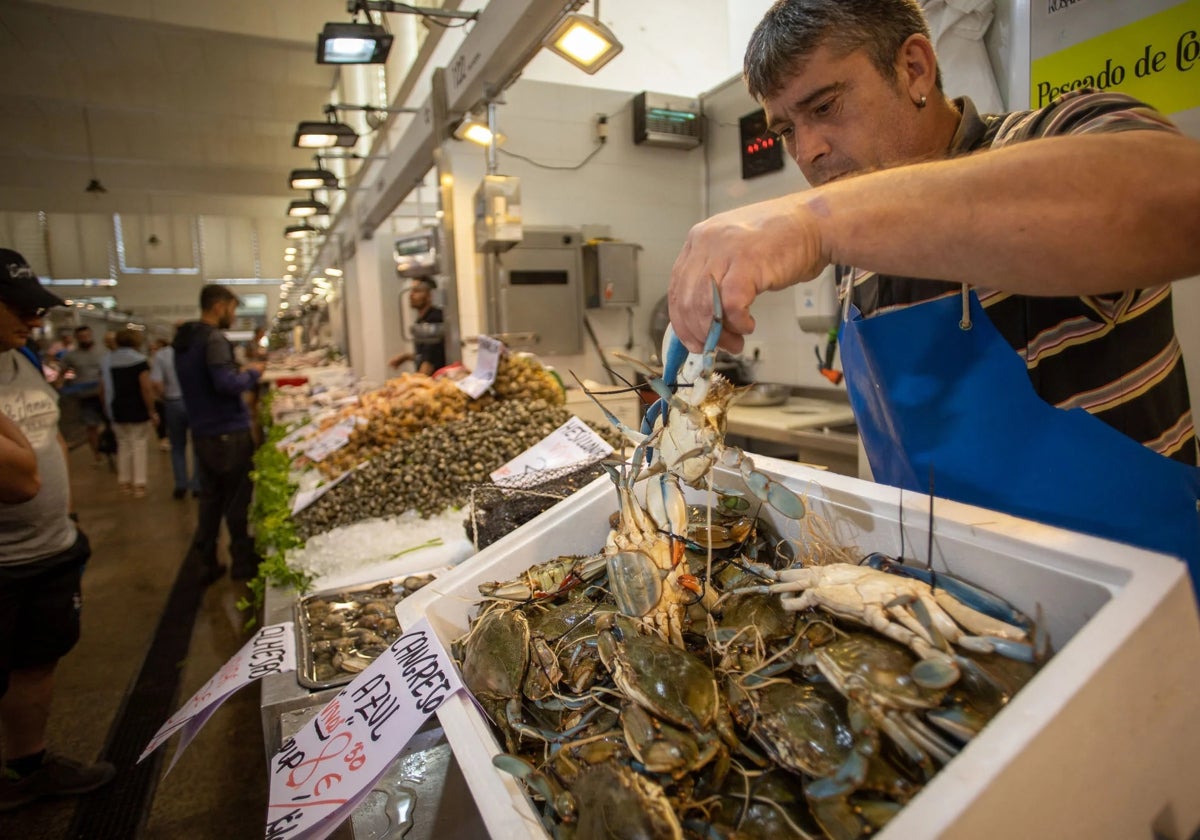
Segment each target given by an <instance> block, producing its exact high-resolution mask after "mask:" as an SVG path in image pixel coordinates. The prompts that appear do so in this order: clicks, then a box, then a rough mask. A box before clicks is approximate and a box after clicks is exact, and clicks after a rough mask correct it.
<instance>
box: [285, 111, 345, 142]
mask: <svg viewBox="0 0 1200 840" xmlns="http://www.w3.org/2000/svg"><path fill="white" fill-rule="evenodd" d="M357 142H358V132H356V131H355V130H354V129H353V128H351V127H350V126H348V125H346V124H345V123H341V122H338V121H337V120H334V119H332V117H331V118H330V119H329V120H327V121H325V122H318V121H315V120H309V121H305V122H302V123H300V125H299V126H297V127H296V136H295V137H294V138H293V139H292V145H293V146H296V147H297V148H300V149H332V148H333V147H334V146H345V147H350V146H353V145H354V144H355V143H357Z"/></svg>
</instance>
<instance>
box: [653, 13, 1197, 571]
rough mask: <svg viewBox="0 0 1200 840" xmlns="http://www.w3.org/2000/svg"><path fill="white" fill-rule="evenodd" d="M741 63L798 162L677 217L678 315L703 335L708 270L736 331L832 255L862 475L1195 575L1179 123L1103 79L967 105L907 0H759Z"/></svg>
mask: <svg viewBox="0 0 1200 840" xmlns="http://www.w3.org/2000/svg"><path fill="white" fill-rule="evenodd" d="M745 78H746V81H747V84H748V87H749V89H750V92H751V94H752V95H753V96H755V97H756V98H757V99H758V100H759V101H761V102H762V104H763V106H764V108H765V111H766V115H767V123H768V126H769V128H770V129H771V130H772V131H773V132H774V133H776V134H777V135H778V136H779V137H780V138H781V139H782V141H783V143H784V148H785V149H786V151H787V152H788V154H789V155H790V156H791V157H792V159H793V160H795V161H796V163H797V164H798V165H799V167H800V170H801V172H802V173H803V174H804V176H805V178H806V179H807V180H808V182H809V184H810V185H811V186H812V188H811V189H809V190H806V191H802V192H797V193H794V194H792V195H788V196H785V197H783V198H778V199H775V200H772V201H766V202H761V203H757V204H752V205H748V206H746V207H743V208H739V209H736V210H733V211H730V212H727V213H722V214H720V215H717V216H714V217H712V218H710V219H708V220H706V221H704V222H701V223H700V224H698V225H696V226H695V227H693V228H692V230H691V231H690V232H689V234H688V237H687V240H686V242H685V243H684V246H683V249H682V251H681V253H680V254H679V257H678V258H677V260H676V262H675V265H674V267H673V269H672V276H671V282H670V288H669V299H670V312H671V322H672V324H673V325H674V328H675V330H676V332H677V334H678V335H679V337H680V338H681V339H682V341H683V342H684V343H685V344H686V345H687V346H688V347H689V348H690V349H691V350H698V349H700V347H701V346H702V345H703V343H704V339H705V335H706V333H707V332H708V330H709V327H710V324H711V323H712V320H713V309H714V305H713V286H714V284H715V285H716V288H717V289H718V293H719V297H720V301H721V304H722V307H723V310H724V313H723V327H724V330H723V333H722V335H721V340H720V346H722V347H724V348H726V349H727V350H730V351H733V352H737V351H739V350H740V349H741V348H742V346H743V341H744V336H746V335H747V334H749V333H751V332H752V331H753V330H754V325H755V322H754V318H753V316H752V315H751V313H750V304H751V303H752V302H753V301H754V300H755V299H756V298H757V297H758V296H759V295H761V294H763V293H766V292H771V291H778V290H782V289H784V288H786V287H788V286H791V285H794V284H796V283H799V282H804V281H807V280H810V279H812V278H814V277H815V276H816V275H817V274H818V273H819V272H820V271H821V270H822V269H823V268H825V267H826V266H827V265H828V264H830V263H836V264H838V265H840V266H853V267H854V268H853V269H848V270H846V271H844V272H843V274H844V275H845V277H846V279H845V280H844V282H843V284H842V289H841V294H842V297H843V303H844V305H845V307H846V311H845V312H844V315H843V323H842V328H841V336H840V342H841V349H842V362H843V367H844V368H845V373H846V380H847V387H848V390H849V392H850V396H851V402H852V404H853V406H854V409H855V416H856V419H857V421H858V425H859V430H860V433H861V435H862V438H863V441H864V444H865V446H866V449H867V453H868V456H869V459H870V463H871V467H872V470H873V472H874V476H875V478H876V480H878V481H881V482H884V483H888V484H894V485H897V486H900V487H905V488H909V489H913V490H921V491H929V490H931V489H932V490H934V492H936V493H937V495H941V496H948V497H950V498H954V499H958V500H960V501H966V502H970V503H974V504H979V505H983V506H985V507H990V508H993V509H998V510H1003V511H1006V512H1010V513H1015V514H1018V515H1022V516H1027V517H1030V518H1034V519H1038V520H1041V521H1044V522H1049V523H1051V524H1058V525H1065V526H1067V527H1070V528H1073V529H1075V530H1084V531H1088V532H1091V533H1096V534H1100V535H1102V536H1107V537H1111V538H1114V539H1119V540H1123V541H1127V542H1133V543H1135V544H1139V545H1144V546H1148V547H1151V548H1156V549H1159V550H1164V551H1168V552H1171V553H1173V554H1176V555H1179V556H1184V557H1186V558H1189V560H1190V561H1191V562H1192V563H1193V564H1195V565H1194V566H1193V578H1196V577H1197V575H1196V571H1197V570H1200V523H1197V517H1196V516H1195V510H1196V503H1197V499H1198V498H1200V477H1198V476H1200V472H1198V471H1197V470H1196V469H1195V467H1194V466H1193V465H1195V464H1196V463H1197V444H1196V435H1195V430H1194V427H1193V422H1192V414H1191V410H1190V405H1189V399H1188V393H1187V385H1186V379H1185V375H1184V367H1183V360H1182V356H1181V352H1180V348H1179V344H1178V342H1177V340H1176V337H1175V333H1174V326H1173V318H1172V312H1171V285H1170V284H1171V282H1172V281H1174V280H1178V279H1181V278H1185V277H1188V276H1190V275H1194V274H1197V273H1200V245H1198V244H1197V240H1196V231H1197V230H1200V142H1197V141H1195V140H1192V139H1189V138H1187V137H1184V136H1182V135H1181V134H1180V133H1179V132H1178V130H1177V129H1176V128H1175V127H1174V126H1173V125H1172V124H1171V123H1170V122H1169V121H1168V120H1167V119H1166V118H1165V117H1164V116H1162V115H1161V114H1159V113H1157V112H1156V111H1154V110H1153V109H1152V108H1151V107H1150V106H1149V105H1146V104H1144V103H1141V102H1138V101H1136V100H1134V99H1131V98H1129V97H1127V96H1124V95H1122V94H1120V93H1117V92H1113V91H1104V92H1096V91H1087V90H1078V91H1072V92H1071V93H1068V94H1066V95H1064V96H1062V97H1061V98H1059V99H1057V100H1055V101H1054V102H1052V103H1050V104H1049V105H1047V106H1046V107H1045V108H1042V109H1041V110H1038V111H1034V112H1026V113H1018V114H1012V115H1001V116H984V115H980V114H978V113H977V112H976V110H975V107H974V105H973V104H972V103H971V101H970V100H969V99H966V98H960V99H953V100H951V99H949V98H947V97H946V96H945V95H944V94H943V93H942V82H941V75H940V70H939V68H938V64H937V59H936V56H935V54H934V50H933V47H932V45H931V43H930V40H929V34H928V28H927V26H926V23H925V20H924V18H923V17H922V14H921V10H920V8H919V6H918V4H917V3H916V2H914V0H870V2H867V0H780V2H778V3H776V4H775V5H774V6H773V7H772V8H771V9H770V10H769V11H768V12H767V14H766V15H765V16H764V18H763V20H762V21H761V22H760V23H759V25H758V27H757V29H756V30H755V32H754V34H753V36H752V37H751V40H750V43H749V45H748V47H747V50H746V57H745ZM918 278H928V279H918ZM934 278H936V279H934ZM981 302H982V304H983V306H982V307H981V305H980V304H981ZM985 311H986V315H985V314H984V312H985ZM1013 349H1015V350H1016V353H1013V352H1012V351H1013ZM1076 408H1082V409H1084V411H1064V410H1060V409H1076ZM1139 444H1140V445H1139ZM1134 488H1137V489H1134ZM1143 488H1148V489H1146V490H1143Z"/></svg>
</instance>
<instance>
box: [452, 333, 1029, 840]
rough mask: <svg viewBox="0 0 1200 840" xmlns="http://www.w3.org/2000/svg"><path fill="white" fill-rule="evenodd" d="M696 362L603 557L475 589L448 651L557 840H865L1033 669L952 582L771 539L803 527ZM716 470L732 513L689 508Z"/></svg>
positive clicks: (649, 434) (635, 461)
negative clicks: (737, 489)
mask: <svg viewBox="0 0 1200 840" xmlns="http://www.w3.org/2000/svg"><path fill="white" fill-rule="evenodd" d="M714 329H716V328H714ZM671 340H672V335H671V334H668V342H670V341H671ZM715 343H716V339H715V337H713V336H710V346H709V347H708V348H707V351H708V352H706V353H705V354H694V355H692V356H688V357H687V358H686V359H684V358H683V354H679V356H678V358H677V359H676V361H675V363H674V364H672V358H671V356H670V355H669V354H668V353H666V352H664V359H666V360H667V370H668V371H669V372H670V375H669V376H667V377H664V378H663V379H661V380H659V381H658V382H657V383H655V387H656V389H657V390H659V392H660V394H661V396H662V398H663V399H662V401H661V404H660V406H659V407H658V408H657V410H656V411H654V412H651V413H650V414H649V415H648V420H647V424H646V425H645V426H643V431H642V432H635V431H633V430H629V429H623V431H624V432H625V433H626V434H627V435H629V437H630V439H631V440H632V441H633V442H634V443H635V444H636V448H635V450H634V453H633V458H632V459H631V461H630V462H629V463H627V464H621V465H609V466H608V469H609V471H610V474H611V476H612V478H613V480H614V483H615V484H616V487H617V495H618V501H619V510H618V512H617V513H616V514H614V517H613V520H614V521H613V526H612V531H611V532H610V534H609V536H608V539H607V541H606V543H605V545H604V546H603V548H601V549H600V550H598V551H597V552H596V553H595V554H592V555H585V556H578V557H561V558H555V559H549V560H546V562H543V563H539V564H537V565H535V566H533V567H531V568H530V569H529V570H528V571H526V572H525V573H524V574H523V575H521V576H519V577H517V578H514V579H512V580H509V581H504V582H493V583H488V584H485V585H483V586H481V587H480V592H481V594H482V595H483V596H484V599H483V601H482V602H481V603H480V605H479V610H478V615H477V617H476V619H475V620H474V621H473V622H472V626H471V627H470V629H469V631H468V632H467V634H466V635H465V636H463V637H462V638H461V639H459V640H457V641H456V642H455V644H454V655H455V658H456V660H457V661H458V663H459V666H460V669H461V671H462V675H463V679H464V682H465V683H466V685H467V687H468V689H469V690H470V691H471V692H472V694H473V695H474V696H475V698H476V699H477V701H478V702H479V704H480V705H481V706H482V707H483V708H484V710H485V711H486V713H487V714H488V716H489V718H490V719H491V721H492V722H493V724H494V725H495V728H496V730H497V733H498V737H499V740H500V741H501V743H502V744H503V750H504V751H503V752H502V753H501V754H499V755H497V756H496V758H495V760H494V763H495V765H496V767H497V768H498V769H499V770H500V771H501V772H507V773H511V774H514V775H515V776H517V777H518V778H520V779H521V780H522V781H523V783H524V785H525V786H526V788H527V790H528V791H529V792H530V794H531V796H532V798H533V801H534V803H535V805H536V806H537V808H538V809H539V810H540V813H541V814H542V816H543V819H544V821H545V823H546V826H547V829H548V831H549V832H550V833H551V834H552V835H553V836H556V837H558V836H566V837H572V838H575V840H584V839H585V838H592V837H623V838H635V837H647V838H650V837H663V838H682V837H685V836H695V837H738V838H741V837H747V838H755V837H781V836H782V837H802V838H803V837H831V838H834V839H835V840H843V839H844V838H846V839H848V838H856V837H861V836H865V835H869V834H872V833H874V832H876V831H878V830H879V829H880V828H882V827H883V826H884V825H886V824H887V822H888V820H889V819H891V818H892V817H893V816H894V815H895V814H896V813H897V812H898V811H899V809H901V808H902V807H903V806H904V804H905V803H906V802H908V801H909V800H910V799H912V797H913V796H915V795H916V794H917V793H918V792H919V791H920V790H921V788H922V786H923V785H924V784H925V783H926V782H928V781H929V779H930V778H932V777H933V775H934V774H935V773H936V772H937V771H938V769H939V768H940V767H941V766H944V765H945V764H946V763H947V762H949V761H951V760H952V759H953V757H954V756H955V754H956V753H957V752H958V751H959V750H960V749H961V748H962V747H963V745H965V744H966V743H967V742H968V741H969V740H970V739H971V738H972V737H973V736H974V735H975V734H976V733H978V732H979V730H980V729H981V728H982V727H983V726H984V725H986V723H987V722H988V720H990V719H991V717H992V716H993V715H995V714H996V713H997V711H999V710H1000V709H1001V708H1002V707H1003V706H1004V704H1005V703H1006V702H1007V701H1008V700H1009V698H1011V697H1012V696H1013V694H1014V693H1015V692H1016V691H1017V690H1018V689H1019V688H1020V687H1021V686H1022V685H1024V684H1025V683H1026V682H1027V681H1028V680H1029V679H1030V678H1031V677H1032V676H1033V674H1034V673H1035V671H1036V670H1037V667H1038V666H1039V664H1040V663H1041V662H1042V661H1043V660H1044V658H1045V656H1046V652H1045V650H1037V648H1039V647H1044V645H1039V644H1037V643H1035V640H1034V627H1033V624H1032V622H1030V620H1029V619H1028V618H1027V617H1026V616H1024V615H1022V614H1021V613H1019V612H1018V611H1016V610H1015V609H1014V608H1013V607H1011V606H1010V605H1008V604H1007V603H1005V602H1003V601H1002V600H1000V599H998V598H996V597H995V596H991V595H989V594H988V593H985V592H982V591H981V590H979V589H977V588H975V587H972V586H970V585H969V584H967V583H965V582H963V581H959V580H955V579H953V578H951V577H950V576H948V575H945V574H941V573H939V574H938V575H937V576H936V577H935V578H931V576H929V575H928V573H927V572H925V570H924V569H922V568H921V567H919V566H916V567H914V566H912V565H904V564H902V563H899V562H896V561H892V560H890V559H888V558H886V557H882V556H880V555H872V556H869V557H865V558H861V559H860V558H856V557H853V555H849V554H848V553H847V551H845V550H842V551H840V552H839V551H836V550H831V547H830V546H828V545H824V546H820V547H819V548H820V550H817V549H818V546H816V545H815V542H817V541H814V540H813V539H803V540H801V539H796V538H795V537H794V536H792V537H789V536H785V535H784V533H785V532H787V531H789V523H794V522H799V521H800V520H802V519H804V517H805V505H804V503H803V501H802V500H801V499H799V498H798V497H796V496H795V495H794V494H793V493H792V492H791V491H790V490H788V489H787V488H786V487H784V486H783V485H781V484H778V483H776V482H774V481H773V480H772V479H771V478H770V477H769V476H767V475H766V474H765V473H762V472H760V471H758V470H756V469H755V467H754V465H753V463H751V462H750V460H749V458H747V457H746V456H745V455H744V454H742V453H741V452H740V451H738V450H736V449H734V448H732V447H725V446H724V445H723V438H724V411H725V408H726V407H727V406H728V404H729V401H730V400H731V399H733V398H734V396H735V395H736V389H733V388H732V387H731V386H729V384H728V383H727V382H725V381H724V380H722V379H721V378H720V377H719V376H717V375H715V374H712V372H711V370H712V368H711V351H712V349H713V346H715ZM651 449H653V454H652V455H651V453H650V450H651ZM716 464H720V465H722V466H725V467H728V468H729V469H730V470H732V471H735V473H734V474H737V475H740V477H741V479H742V482H741V483H742V484H743V485H744V487H745V488H746V489H747V490H748V491H749V492H748V493H747V492H744V493H742V494H732V493H728V492H721V491H716V492H715V493H710V496H709V497H710V498H715V502H714V503H712V504H709V505H704V506H700V505H694V504H691V505H689V504H688V503H687V501H686V500H685V496H684V494H683V492H682V489H681V486H680V485H681V483H685V484H688V485H691V486H694V487H708V485H710V484H711V480H712V468H713V466H714V465H716ZM635 488H636V490H639V491H641V490H643V488H644V492H642V493H640V494H639V493H638V492H635ZM708 489H710V490H711V489H712V488H711V487H708ZM639 495H640V496H641V497H642V498H644V501H641V500H640V499H639ZM772 511H773V513H772ZM764 512H765V513H764ZM768 513H769V515H767V514H768ZM775 522H779V523H782V524H781V525H776V524H773V523H775ZM790 530H797V529H794V528H792V529H790ZM809 533H810V534H811V533H812V532H811V530H810V531H809ZM583 548H585V550H586V549H587V548H591V547H583ZM846 559H849V560H851V562H839V561H840V560H846ZM831 560H834V562H830V561H831ZM855 561H859V562H855Z"/></svg>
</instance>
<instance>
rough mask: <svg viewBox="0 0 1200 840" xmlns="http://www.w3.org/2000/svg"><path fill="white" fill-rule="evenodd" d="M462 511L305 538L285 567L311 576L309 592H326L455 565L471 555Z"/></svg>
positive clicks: (408, 514) (407, 516) (370, 522)
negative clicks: (337, 587) (333, 588)
mask: <svg viewBox="0 0 1200 840" xmlns="http://www.w3.org/2000/svg"><path fill="white" fill-rule="evenodd" d="M464 516H465V514H464V513H463V511H462V510H455V509H453V508H451V509H447V510H445V511H443V512H442V513H440V514H438V515H437V516H431V517H429V518H428V519H422V518H421V517H420V516H418V515H417V514H416V512H415V511H405V512H404V513H402V514H400V515H399V516H389V517H387V518H383V519H367V520H364V521H362V522H356V523H354V524H353V525H346V526H344V527H341V528H334V529H333V530H332V531H326V532H325V533H323V534H317V535H316V536H314V537H310V538H309V540H308V542H307V543H306V544H305V545H304V547H303V548H299V549H294V550H293V551H289V552H288V554H287V564H288V565H289V566H291V567H292V568H293V569H297V570H302V571H305V572H307V573H308V574H310V575H312V576H313V583H312V586H311V589H313V590H320V589H328V588H332V587H335V586H349V585H353V584H357V583H363V582H368V581H375V580H381V579H383V578H387V577H395V576H398V575H403V574H414V573H416V572H425V571H435V570H439V569H442V570H444V569H445V568H446V567H449V566H454V565H456V564H458V563H461V562H462V561H463V560H465V559H466V558H467V557H469V556H471V554H473V553H474V551H475V549H474V547H473V546H472V545H471V541H470V540H468V539H467V536H466V532H465V530H464V529H463V517H464Z"/></svg>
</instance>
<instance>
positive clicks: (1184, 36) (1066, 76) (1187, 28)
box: [1029, 0, 1200, 114]
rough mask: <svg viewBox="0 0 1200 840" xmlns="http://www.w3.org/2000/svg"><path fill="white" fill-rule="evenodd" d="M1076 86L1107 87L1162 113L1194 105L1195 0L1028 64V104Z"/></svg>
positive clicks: (1199, 20)
mask: <svg viewBox="0 0 1200 840" xmlns="http://www.w3.org/2000/svg"><path fill="white" fill-rule="evenodd" d="M1081 87H1093V88H1098V89H1100V90H1107V89H1109V88H1112V89H1114V90H1118V91H1120V92H1121V93H1126V94H1129V95H1130V96H1133V97H1136V98H1137V99H1140V100H1142V101H1143V102H1146V103H1147V104H1149V105H1152V106H1154V107H1155V108H1156V109H1158V110H1159V111H1162V112H1163V113H1164V114H1173V113H1175V112H1176V111H1186V110H1188V109H1191V108H1195V107H1197V106H1200V0H1185V2H1183V3H1180V4H1179V5H1178V6H1173V7H1172V8H1170V9H1167V10H1166V11H1162V12H1159V13H1158V14H1155V15H1151V16H1150V17H1147V18H1143V19H1142V20H1139V21H1136V22H1134V23H1131V24H1128V25H1127V26H1122V27H1121V28H1120V29H1114V30H1112V31H1111V32H1106V33H1105V34H1103V35H1100V36H1098V37H1096V38H1092V39H1090V40H1088V41H1084V42H1083V43H1080V44H1076V45H1075V46H1073V47H1068V48H1067V49H1065V50H1061V51H1059V52H1056V53H1052V54H1051V55H1048V56H1045V57H1044V58H1039V59H1037V60H1036V61H1034V62H1033V63H1032V65H1031V67H1030V92H1029V101H1030V104H1031V105H1032V107H1034V108H1041V107H1042V106H1044V105H1047V104H1049V103H1050V100H1051V99H1053V98H1054V97H1056V96H1058V95H1060V94H1063V93H1066V92H1067V91H1070V90H1074V89H1075V88H1081Z"/></svg>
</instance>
